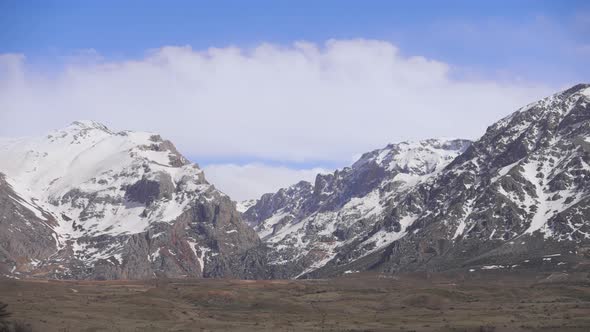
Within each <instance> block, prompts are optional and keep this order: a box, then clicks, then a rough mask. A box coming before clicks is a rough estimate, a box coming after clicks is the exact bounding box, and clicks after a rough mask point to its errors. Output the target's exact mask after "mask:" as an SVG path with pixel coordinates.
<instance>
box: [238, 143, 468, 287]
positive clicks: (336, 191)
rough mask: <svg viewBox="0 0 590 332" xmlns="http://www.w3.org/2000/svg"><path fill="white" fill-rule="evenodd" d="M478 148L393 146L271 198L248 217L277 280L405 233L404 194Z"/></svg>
mask: <svg viewBox="0 0 590 332" xmlns="http://www.w3.org/2000/svg"><path fill="white" fill-rule="evenodd" d="M469 145H470V142H469V141H467V140H436V139H431V140H425V141H421V142H416V143H409V142H404V143H399V144H391V145H388V146H387V147H385V148H383V149H380V150H375V151H372V152H369V153H366V154H364V155H363V156H362V157H361V158H360V159H359V160H358V161H357V162H356V163H354V164H353V165H352V167H347V168H344V169H342V170H337V171H336V172H334V173H333V174H320V175H318V176H317V177H316V180H315V183H314V184H311V183H309V182H305V181H303V182H299V183H297V184H295V185H293V186H291V187H289V188H284V189H281V190H279V191H278V192H277V193H274V194H266V195H263V196H262V197H261V198H260V199H259V200H258V201H257V202H256V204H255V205H253V206H251V207H250V208H249V209H248V210H247V211H245V212H244V213H243V216H244V219H245V220H246V221H247V222H248V223H249V224H251V225H255V229H256V230H257V231H258V233H259V235H260V237H261V238H262V239H263V240H264V241H265V242H266V243H267V244H268V245H269V247H270V248H271V249H272V250H271V252H270V257H269V258H270V264H271V265H272V267H273V271H274V272H275V273H276V275H274V277H295V276H298V275H303V274H305V273H307V272H310V271H313V270H315V269H317V268H319V267H321V266H323V265H324V264H326V263H327V262H329V261H330V260H332V259H334V258H335V257H336V256H337V255H340V254H343V253H344V252H347V250H348V249H347V248H349V247H350V246H351V245H353V244H354V246H356V247H357V248H358V249H359V250H362V252H363V253H369V252H371V251H373V250H376V249H379V248H381V247H382V246H384V245H385V244H387V243H391V242H393V241H394V240H395V239H396V236H397V235H396V234H402V233H404V232H405V227H406V226H407V225H408V223H409V220H408V219H404V220H399V221H398V220H393V219H391V218H389V216H388V214H387V211H386V208H387V207H388V206H389V205H390V201H391V200H393V199H394V198H395V197H396V196H398V195H401V194H402V193H405V192H407V191H408V190H410V189H411V188H413V187H414V186H415V185H416V184H418V183H422V182H424V181H427V180H428V179H429V178H431V177H432V176H434V175H435V174H437V173H438V172H439V171H440V170H441V169H443V168H444V167H445V166H446V165H447V164H449V163H450V162H451V161H452V160H453V159H454V158H455V157H457V156H458V155H459V154H460V153H462V152H463V151H465V150H466V149H467V147H468V146H469Z"/></svg>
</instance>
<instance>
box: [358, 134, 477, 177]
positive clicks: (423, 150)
mask: <svg viewBox="0 0 590 332" xmlns="http://www.w3.org/2000/svg"><path fill="white" fill-rule="evenodd" d="M470 144H471V142H470V141H469V140H464V139H452V140H445V139H427V140H422V141H415V142H414V141H406V142H401V143H397V144H389V145H387V146H386V147H385V148H383V149H378V150H374V151H371V152H368V153H365V154H364V155H363V156H362V157H361V158H360V159H359V160H358V161H357V162H356V163H355V164H353V166H352V167H353V168H355V167H362V165H364V164H366V163H369V162H374V163H376V164H378V165H380V166H381V167H384V168H385V169H387V170H388V171H397V172H401V173H407V174H413V175H426V174H429V173H432V172H434V171H436V170H440V169H442V167H444V166H446V165H447V164H448V163H449V162H450V161H451V160H453V159H454V158H455V157H456V156H457V155H458V154H460V153H463V151H465V150H466V149H467V148H468V147H469V145H470Z"/></svg>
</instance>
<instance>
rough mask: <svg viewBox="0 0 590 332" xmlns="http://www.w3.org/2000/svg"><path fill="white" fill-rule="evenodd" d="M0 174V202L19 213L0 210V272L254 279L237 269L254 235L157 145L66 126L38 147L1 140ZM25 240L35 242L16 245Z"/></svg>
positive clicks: (92, 125)
mask: <svg viewBox="0 0 590 332" xmlns="http://www.w3.org/2000/svg"><path fill="white" fill-rule="evenodd" d="M0 172H1V173H3V174H4V175H3V176H2V183H1V188H3V190H2V194H3V198H2V199H3V202H6V203H5V204H12V205H15V204H18V206H17V207H16V208H15V207H11V208H2V209H1V210H0V211H1V212H2V214H3V215H2V216H1V217H0V218H3V219H10V220H11V222H9V223H1V224H0V236H1V237H2V238H4V239H8V240H5V241H3V242H2V243H0V245H2V247H3V248H2V249H4V250H2V251H0V255H3V256H4V257H2V256H0V258H2V259H3V261H0V264H3V265H4V268H5V270H10V271H13V272H14V273H17V274H18V273H20V274H29V275H44V276H51V277H57V278H104V279H115V278H149V277H152V276H153V275H154V274H162V275H167V276H184V275H188V276H193V277H194V276H232V275H233V276H240V277H253V275H250V274H249V273H250V272H248V271H246V270H245V269H244V268H243V267H241V266H238V265H236V264H241V262H242V260H243V259H244V257H243V256H244V255H249V256H248V257H250V258H252V259H253V256H252V255H251V254H247V252H248V251H249V250H251V249H252V250H254V249H255V248H256V247H257V246H259V245H260V241H259V239H258V237H257V236H256V234H255V233H254V232H253V231H252V230H251V228H249V227H248V226H247V225H245V224H244V223H243V222H242V221H241V218H240V216H239V214H238V212H237V211H236V210H235V205H234V204H233V202H232V201H231V200H230V199H229V198H228V197H227V196H226V195H224V194H223V193H221V192H219V191H218V190H216V189H215V188H214V187H213V186H212V185H210V184H209V183H208V182H207V181H206V180H205V177H204V174H203V172H202V170H200V169H199V167H198V166H197V165H195V164H192V163H190V162H189V161H188V160H186V159H185V158H184V157H183V156H182V155H181V154H180V153H179V152H178V151H177V150H176V148H175V147H174V145H173V144H172V143H171V142H170V141H167V140H163V139H162V138H161V137H160V136H158V135H155V134H151V133H142V132H132V131H122V132H112V131H110V130H109V129H108V128H107V127H105V126H104V125H101V124H99V123H96V122H92V121H81V122H74V123H73V124H71V125H70V126H68V127H67V128H65V129H63V130H58V131H54V132H52V133H50V134H49V135H47V136H45V137H36V138H24V139H2V140H0ZM25 213H26V214H25ZM8 214H11V215H14V214H18V215H20V216H21V217H22V218H20V219H22V220H15V219H14V218H11V217H10V216H9V215H8ZM33 229H34V230H33ZM27 230H31V231H32V232H34V234H35V235H34V236H31V237H30V238H28V239H21V238H22V237H26V235H25V234H23V233H27ZM13 234H18V235H13ZM15 236H16V237H15ZM45 242H46V243H45ZM4 243H8V244H9V245H8V248H6V247H5V246H4ZM41 243H44V244H43V246H42V247H43V248H42V249H39V250H19V247H23V248H24V247H31V248H37V247H39V246H38V244H41ZM254 265H256V264H254ZM14 273H13V274H14Z"/></svg>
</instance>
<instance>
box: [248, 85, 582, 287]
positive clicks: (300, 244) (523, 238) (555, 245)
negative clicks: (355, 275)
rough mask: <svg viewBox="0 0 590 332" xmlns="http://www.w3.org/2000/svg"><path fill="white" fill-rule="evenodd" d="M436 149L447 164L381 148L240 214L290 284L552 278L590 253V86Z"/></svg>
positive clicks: (571, 90) (523, 110) (394, 149)
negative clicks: (466, 276) (516, 275)
mask: <svg viewBox="0 0 590 332" xmlns="http://www.w3.org/2000/svg"><path fill="white" fill-rule="evenodd" d="M437 142H438V143H437V144H438V145H433V146H432V148H436V147H437V146H438V147H440V146H441V144H446V146H448V147H455V148H454V149H453V148H450V149H448V150H445V151H452V153H450V154H447V156H448V158H439V157H436V158H424V157H423V156H422V155H421V154H419V153H415V152H413V151H412V150H411V149H409V150H404V149H400V147H402V146H388V148H386V149H391V153H390V152H387V153H386V152H383V150H378V151H374V152H371V153H369V154H366V155H365V156H363V157H362V158H361V160H359V161H358V162H357V163H356V164H355V165H353V167H352V168H351V169H344V170H342V171H339V172H336V173H334V174H332V175H328V176H318V178H317V180H316V183H315V184H314V185H313V186H312V185H310V184H306V183H299V184H297V185H295V186H293V187H290V188H287V189H282V190H281V191H279V192H278V193H276V194H270V195H265V196H263V197H262V198H260V199H259V200H258V202H257V204H256V205H254V206H252V207H251V208H250V209H248V210H247V211H246V212H245V213H244V217H245V219H246V220H248V222H249V223H251V224H255V225H257V226H256V229H257V231H258V232H259V234H260V236H261V237H262V238H263V239H264V240H265V241H266V242H268V244H269V245H270V247H271V248H272V252H271V256H270V257H271V259H270V261H271V263H272V264H274V265H275V266H278V267H281V268H279V269H277V270H278V271H279V274H282V276H292V277H297V276H299V277H326V276H333V275H338V274H342V273H345V272H350V271H357V270H381V271H390V272H394V271H415V270H446V269H453V268H467V267H470V268H473V269H479V268H484V269H486V268H518V267H519V266H533V265H534V267H535V268H542V269H544V268H546V269H551V268H555V267H556V265H559V266H562V265H565V266H570V265H575V264H576V262H579V260H580V259H581V258H580V257H581V256H580V255H583V253H584V252H588V251H589V250H588V248H589V244H590V221H589V220H590V195H589V194H590V191H589V190H590V183H589V181H590V173H589V172H590V166H589V165H590V145H589V144H590V85H583V84H582V85H577V86H574V87H572V88H571V89H568V90H566V91H563V92H561V93H558V94H555V95H553V96H551V97H548V98H545V99H543V100H540V101H538V102H536V103H533V104H530V105H528V106H526V107H524V108H522V109H520V110H518V111H517V112H516V113H514V114H512V115H510V116H509V117H506V118H505V119H502V120H500V121H499V122H497V123H495V124H494V125H492V126H490V127H489V128H488V130H487V131H486V133H485V134H484V135H483V137H481V138H480V139H479V140H477V141H476V142H474V143H473V144H471V145H469V146H468V144H467V143H466V142H462V141H456V142H440V141H437ZM420 144H428V141H427V142H423V143H420ZM467 146H468V147H467ZM392 147H397V148H393V149H392ZM463 150H464V151H463ZM461 152H462V153H461ZM453 153H454V154H455V155H456V156H457V157H456V158H455V159H454V160H452V161H451V159H453V157H454V155H453ZM381 156H383V157H381ZM431 156H439V153H434V154H432V155H431ZM432 159H434V160H437V161H439V162H438V163H432V162H430V160H432ZM390 161H394V162H390ZM399 161H403V162H402V163H401V164H399ZM426 161H428V162H426ZM404 162H405V163H404ZM383 165H389V166H387V167H383ZM433 165H434V166H433Z"/></svg>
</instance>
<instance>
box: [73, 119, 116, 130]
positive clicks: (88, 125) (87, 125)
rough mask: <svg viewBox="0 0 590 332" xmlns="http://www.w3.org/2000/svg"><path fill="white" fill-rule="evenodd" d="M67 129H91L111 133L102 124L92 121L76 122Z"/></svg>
mask: <svg viewBox="0 0 590 332" xmlns="http://www.w3.org/2000/svg"><path fill="white" fill-rule="evenodd" d="M68 128H70V129H74V130H91V129H98V130H102V131H105V132H111V131H110V130H109V128H107V126H105V125H104V124H102V123H99V122H96V121H93V120H78V121H74V122H72V123H71V124H70V125H69V126H68Z"/></svg>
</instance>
